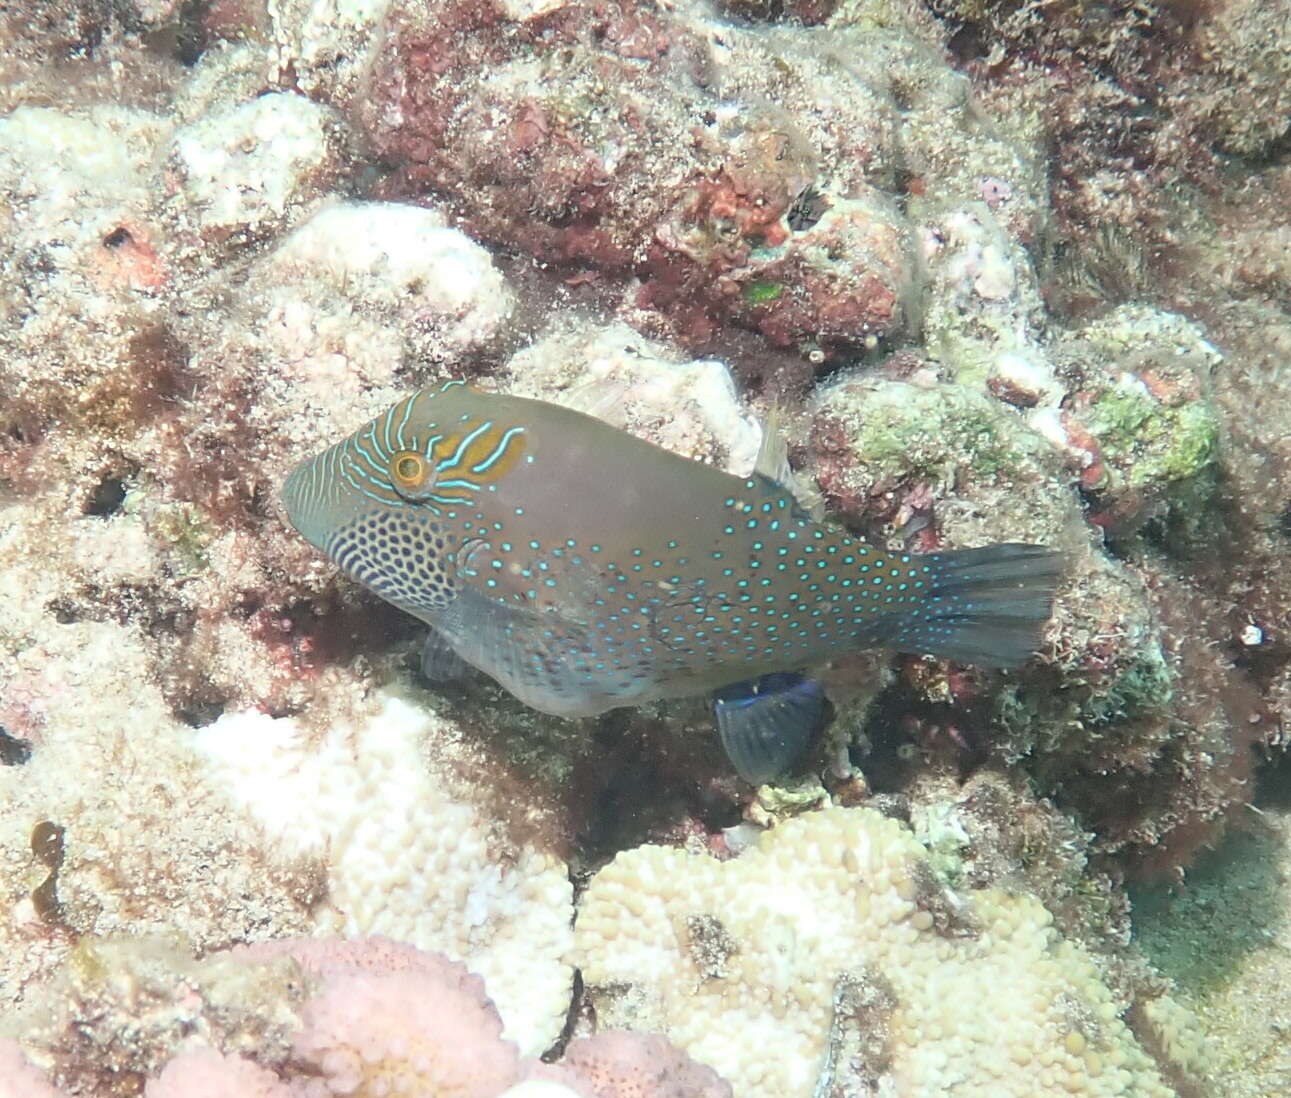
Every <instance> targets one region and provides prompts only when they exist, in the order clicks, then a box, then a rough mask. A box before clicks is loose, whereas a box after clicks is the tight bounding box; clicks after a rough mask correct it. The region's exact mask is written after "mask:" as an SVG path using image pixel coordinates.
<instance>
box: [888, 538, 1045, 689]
mask: <svg viewBox="0 0 1291 1098" xmlns="http://www.w3.org/2000/svg"><path fill="white" fill-rule="evenodd" d="M921 561H922V562H923V563H927V564H930V565H932V567H933V573H932V582H931V584H930V586H929V589H928V593H927V596H926V597H925V598H924V599H923V600H922V601H921V602H920V604H919V605H918V606H917V607H916V608H914V609H912V610H910V611H909V612H908V613H906V614H904V615H903V616H902V617H901V618H900V619H899V620H898V622H897V626H896V630H895V632H894V634H892V635H891V636H890V637H889V639H888V643H889V644H891V645H892V646H893V647H894V648H896V649H897V650H898V651H900V652H918V653H926V654H928V655H933V656H940V657H941V658H943V659H950V660H956V661H958V662H961V663H971V664H976V665H977V666H979V667H1015V666H1017V665H1018V664H1020V663H1023V662H1024V661H1025V660H1026V659H1027V658H1028V657H1029V656H1031V655H1032V654H1034V653H1035V651H1036V649H1037V648H1038V647H1039V646H1040V630H1041V627H1042V626H1043V625H1044V623H1045V622H1046V621H1047V620H1048V619H1049V615H1050V613H1051V612H1052V610H1053V596H1054V590H1055V588H1056V587H1057V585H1058V581H1059V579H1060V578H1061V576H1062V571H1063V564H1064V556H1063V554H1062V553H1060V552H1058V551H1056V550H1053V549H1049V548H1046V547H1045V546H1043V545H1022V544H1017V543H1006V544H1003V545H990V546H987V547H985V548H982V549H964V550H960V551H958V552H948V553H934V554H931V555H930V556H927V557H923V558H921Z"/></svg>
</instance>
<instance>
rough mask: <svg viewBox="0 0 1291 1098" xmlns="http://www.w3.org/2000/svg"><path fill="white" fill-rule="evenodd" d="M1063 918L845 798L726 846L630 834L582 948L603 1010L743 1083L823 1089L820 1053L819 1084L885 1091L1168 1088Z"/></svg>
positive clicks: (591, 895)
mask: <svg viewBox="0 0 1291 1098" xmlns="http://www.w3.org/2000/svg"><path fill="white" fill-rule="evenodd" d="M1050 922H1051V918H1050V916H1049V914H1048V912H1047V911H1045V909H1044V908H1043V907H1041V906H1040V904H1039V903H1037V902H1036V901H1035V900H1033V899H1030V898H1028V897H1018V896H1009V895H1006V894H1004V893H1001V892H997V891H993V890H981V891H976V892H964V891H961V892H951V891H949V890H948V889H946V888H945V887H944V886H943V884H942V883H941V882H940V881H939V880H938V879H937V878H936V876H935V874H934V873H933V872H932V871H931V870H930V868H929V865H928V862H927V860H926V852H925V851H924V848H923V847H922V846H921V845H920V844H919V843H918V842H916V841H915V839H914V838H913V837H912V836H911V835H910V834H909V832H908V831H905V830H904V829H903V828H902V827H901V825H900V824H898V823H897V822H896V821H893V820H890V819H887V818H885V817H883V816H881V815H880V814H878V813H877V812H874V811H872V810H870V809H863V808H862V809H840V808H834V809H826V810H824V811H819V812H814V813H810V814H808V815H805V816H800V817H798V818H796V819H794V820H791V821H789V822H787V823H785V824H783V825H782V826H781V827H778V828H776V829H775V830H774V831H771V832H769V833H768V834H767V835H766V836H764V837H763V839H762V840H761V841H760V842H759V843H758V845H757V846H756V847H755V848H754V849H752V850H750V851H747V852H746V853H744V854H743V855H741V856H740V857H739V858H738V859H737V860H735V861H732V862H727V863H725V864H723V863H721V862H718V861H716V860H714V859H711V858H708V857H706V856H704V855H696V854H691V853H687V852H684V851H679V850H674V849H671V848H667V847H640V848H638V849H636V850H633V851H628V852H625V853H623V854H620V855H619V856H618V857H617V858H616V859H615V860H614V861H613V862H612V863H611V864H610V865H609V866H608V867H606V868H605V869H603V870H601V872H600V873H598V874H597V875H596V877H594V878H593V879H592V882H591V884H590V885H589V887H588V891H587V894H586V895H585V896H584V898H583V902H582V905H581V908H580V911H579V917H578V924H577V927H576V945H575V950H576V955H577V957H578V960H579V964H580V966H581V968H582V970H583V975H584V979H585V980H586V981H587V983H588V988H589V993H590V995H591V998H592V1001H593V1003H594V1004H595V1006H596V1010H597V1016H598V1018H599V1019H600V1020H601V1021H602V1023H608V1024H611V1025H628V1026H631V1027H632V1028H641V1029H658V1030H661V1031H662V1032H665V1033H667V1034H668V1035H669V1036H671V1037H672V1038H673V1040H675V1041H676V1042H677V1043H678V1044H679V1045H680V1046H681V1047H682V1048H684V1049H686V1050H687V1051H688V1052H690V1053H691V1054H692V1055H693V1056H695V1057H696V1058H698V1059H700V1060H702V1061H704V1062H707V1063H709V1064H712V1065H713V1066H714V1067H715V1068H717V1069H718V1070H719V1071H720V1072H722V1073H723V1074H724V1075H726V1076H727V1077H728V1078H729V1079H730V1080H731V1081H732V1083H733V1085H734V1086H735V1088H736V1089H737V1091H738V1092H740V1093H745V1094H783V1095H810V1094H812V1093H816V1092H817V1087H818V1079H817V1074H816V1073H817V1071H818V1070H820V1067H819V1066H820V1065H824V1072H825V1074H826V1075H827V1076H828V1075H831V1074H832V1075H834V1076H835V1078H834V1079H826V1080H825V1081H824V1084H823V1085H824V1086H826V1087H832V1086H834V1085H836V1080H837V1081H840V1082H841V1080H843V1079H846V1080H847V1081H848V1084H850V1086H857V1085H859V1086H861V1087H864V1088H865V1091H863V1092H870V1093H884V1092H885V1088H886V1089H890V1090H892V1091H893V1092H896V1093H906V1092H910V1093H918V1094H924V1093H928V1094H938V1093H948V1092H951V1091H952V1090H953V1093H956V1094H962V1095H974V1094H982V1095H987V1094H990V1095H1006V1094H1017V1095H1030V1094H1034V1093H1035V1090H1036V1088H1037V1087H1040V1088H1042V1089H1043V1092H1044V1093H1046V1094H1054V1095H1057V1094H1064V1093H1072V1094H1109V1095H1110V1094H1116V1095H1123V1094H1135V1095H1143V1096H1148V1095H1160V1096H1165V1095H1169V1094H1171V1093H1172V1091H1171V1089H1170V1087H1169V1086H1168V1085H1167V1084H1166V1083H1165V1082H1164V1081H1163V1080H1162V1078H1161V1077H1160V1076H1159V1075H1158V1073H1157V1069H1156V1067H1155V1066H1154V1064H1153V1062H1152V1060H1151V1058H1150V1057H1149V1056H1147V1055H1146V1054H1145V1053H1144V1052H1143V1051H1142V1049H1141V1048H1140V1047H1139V1046H1138V1045H1137V1044H1136V1043H1135V1041H1134V1038H1133V1037H1132V1036H1131V1034H1130V1031H1129V1029H1128V1028H1127V1026H1126V1024H1125V1022H1124V1020H1123V1015H1124V1012H1125V1009H1126V1004H1125V1003H1122V1002H1118V1001H1117V1000H1116V999H1115V997H1114V996H1113V995H1112V994H1111V993H1110V992H1109V991H1108V989H1107V988H1106V987H1105V986H1104V985H1103V983H1102V981H1101V980H1100V977H1099V974H1098V970H1097V967H1096V966H1095V964H1094V963H1093V962H1092V960H1091V959H1090V958H1089V957H1088V956H1087V955H1086V954H1085V953H1084V952H1083V951H1082V950H1081V949H1080V948H1079V947H1076V946H1073V945H1071V944H1070V943H1067V942H1064V941H1062V940H1061V939H1060V938H1059V937H1058V936H1057V935H1056V934H1055V933H1054V932H1053V931H1052V930H1051V929H1050V925H1049V924H1050ZM986 986H989V987H990V988H991V989H992V1004H991V1009H990V1010H989V1011H982V1010H981V1007H980V996H981V989H982V988H983V987H986ZM831 1017H832V1019H833V1021H832V1023H831V1024H830V1025H829V1026H828V1027H826V1026H823V1025H822V1024H821V1021H822V1019H828V1018H831ZM714 1018H721V1019H723V1020H724V1023H725V1024H723V1025H714V1024H713V1019H714ZM753 1035H756V1038H755V1039H751V1038H753Z"/></svg>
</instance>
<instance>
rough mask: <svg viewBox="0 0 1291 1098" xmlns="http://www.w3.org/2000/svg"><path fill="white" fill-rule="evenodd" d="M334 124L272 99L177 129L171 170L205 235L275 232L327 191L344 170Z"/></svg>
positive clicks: (320, 110)
mask: <svg viewBox="0 0 1291 1098" xmlns="http://www.w3.org/2000/svg"><path fill="white" fill-rule="evenodd" d="M343 162H344V157H343V139H342V136H341V126H340V120H339V119H338V118H337V117H336V116H335V115H334V114H333V113H332V112H331V111H330V110H328V109H327V108H325V107H320V106H319V105H318V104H316V103H311V102H310V101H309V100H308V99H305V98H304V97H303V96H299V95H292V94H290V93H288V92H272V93H270V94H268V95H262V96H260V97H259V98H256V99H252V100H250V101H249V102H245V103H239V104H237V105H236V106H234V107H231V108H229V109H227V110H225V111H222V112H219V113H216V114H213V115H211V116H209V117H205V118H202V119H200V120H199V121H196V122H194V123H192V124H191V125H189V126H185V127H183V128H182V129H180V130H179V131H178V132H177V133H176V134H175V138H174V144H173V148H172V153H171V165H172V167H173V169H174V171H175V173H176V177H177V179H178V181H179V185H180V187H181V188H182V191H183V195H184V201H185V203H186V205H187V207H188V209H189V211H190V215H191V216H192V217H194V219H195V220H196V221H197V223H198V224H199V225H200V226H201V228H202V230H203V232H205V233H208V234H212V235H213V236H214V237H215V238H216V239H222V238H223V237H225V236H228V235H231V234H235V233H266V232H276V231H279V230H281V229H282V228H283V227H285V225H286V224H288V223H289V222H290V220H292V217H293V215H294V214H296V213H297V211H298V209H299V208H300V207H301V206H303V205H305V204H307V203H309V202H310V201H312V200H317V199H318V198H319V197H320V196H321V195H322V194H324V193H325V192H327V191H328V190H330V189H331V187H332V186H333V185H334V184H335V183H336V181H337V180H338V179H339V177H340V173H341V168H342V166H343Z"/></svg>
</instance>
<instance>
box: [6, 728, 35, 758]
mask: <svg viewBox="0 0 1291 1098" xmlns="http://www.w3.org/2000/svg"><path fill="white" fill-rule="evenodd" d="M30 758H31V744H30V743H28V742H27V741H26V740H21V739H19V738H18V737H17V736H11V735H10V734H9V731H8V729H6V728H5V727H4V725H2V724H0V766H22V765H23V763H25V762H27V760H28V759H30Z"/></svg>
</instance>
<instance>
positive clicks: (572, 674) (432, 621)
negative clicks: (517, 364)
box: [282, 381, 1061, 782]
mask: <svg viewBox="0 0 1291 1098" xmlns="http://www.w3.org/2000/svg"><path fill="white" fill-rule="evenodd" d="M762 464H763V463H761V462H760V466H761V465H762ZM282 496H283V501H284V503H285V504H286V508H287V514H288V516H289V518H290V519H291V522H292V524H293V525H294V526H295V527H296V529H297V530H299V531H300V533H301V534H302V535H304V537H305V538H306V539H307V540H308V541H309V542H310V543H311V544H313V545H314V546H315V547H316V548H318V549H320V550H321V551H322V552H324V553H325V554H327V556H329V557H330V558H331V559H332V560H334V561H335V562H336V563H337V564H338V565H339V566H340V567H341V569H342V570H344V572H345V573H346V574H347V575H348V576H350V577H351V578H352V579H354V580H356V581H357V582H358V583H360V584H362V585H363V586H365V587H367V588H368V589H370V590H371V591H373V592H375V593H376V594H378V595H380V596H381V597H382V598H383V599H386V600H387V601H388V602H391V603H393V604H394V605H395V606H397V607H399V608H400V609H402V610H405V611H407V612H408V613H410V614H413V615H415V616H416V617H418V618H420V619H421V620H422V621H424V622H426V623H427V624H429V625H430V626H431V635H430V639H429V640H428V641H427V646H426V651H425V656H424V666H425V667H426V669H427V671H428V673H430V674H431V675H432V676H433V675H435V674H436V673H437V672H438V671H439V670H440V669H442V668H444V666H445V657H447V658H448V659H449V660H452V661H453V662H457V659H458V658H460V660H463V661H465V662H466V663H468V664H471V665H473V666H475V667H477V668H479V669H480V670H481V671H484V672H485V673H486V674H488V675H491V676H492V677H493V678H494V679H496V680H497V681H498V682H499V683H501V684H502V686H504V687H505V688H506V689H507V690H509V691H510V692H511V693H512V694H514V695H515V696H516V697H517V698H519V699H520V700H521V701H522V702H524V703H525V704H527V705H530V706H532V707H533V708H535V709H540V710H542V711H543V712H545V713H552V714H555V715H557V716H561V717H586V716H592V715H594V714H597V713H602V712H604V711H605V710H607V709H613V708H615V707H617V706H625V705H638V704H641V703H643V702H647V701H652V700H654V699H658V698H673V697H680V696H684V695H690V694H700V693H704V692H709V691H711V692H714V694H715V709H716V716H717V727H718V732H719V734H720V736H721V740H722V744H723V746H724V747H725V749H726V752H727V754H728V755H729V757H730V759H731V761H732V763H733V764H734V765H735V768H736V769H737V770H738V771H739V773H740V774H741V775H742V776H743V777H744V778H746V779H748V780H749V781H753V782H761V781H766V780H768V779H769V778H772V777H774V776H776V775H777V774H779V773H780V772H781V771H782V770H784V769H785V768H786V767H787V766H788V765H789V764H790V763H792V762H793V761H794V760H795V759H796V758H797V757H798V756H799V755H800V754H801V753H802V751H803V750H804V748H805V747H806V746H807V744H808V743H809V741H810V739H811V737H812V736H813V735H814V734H815V732H816V731H817V730H818V729H819V726H820V724H821V723H822V718H823V714H824V695H823V692H822V690H821V688H820V686H819V685H818V684H817V683H815V682H813V681H812V680H811V679H809V678H807V677H806V676H805V675H804V674H803V672H804V671H806V670H807V669H809V668H811V667H812V666H813V665H819V664H821V663H824V662H826V661H828V660H830V659H831V658H834V657H836V656H838V655H840V654H842V653H844V652H847V651H849V650H851V649H856V648H868V647H887V648H892V649H896V650H897V651H900V652H920V653H931V654H933V655H937V656H943V657H946V658H949V659H954V660H959V661H962V662H965V663H975V664H979V665H983V666H990V667H1002V666H1009V665H1012V664H1016V663H1020V662H1021V661H1022V660H1024V659H1026V657H1027V656H1028V655H1030V654H1031V652H1032V651H1034V649H1035V647H1036V644H1037V642H1038V633H1039V629H1040V626H1041V624H1042V623H1043V622H1044V621H1045V620H1046V619H1047V618H1048V617H1049V613H1050V608H1051V604H1052V601H1053V592H1054V587H1055V584H1056V583H1057V579H1058V576H1059V573H1060V570H1061V557H1060V555H1059V554H1058V553H1056V552H1053V551H1051V550H1049V549H1047V548H1044V547H1042V546H1036V545H1020V544H1003V545H992V546H988V547H986V548H983V549H968V550H961V551H957V552H945V553H931V554H926V555H919V556H916V555H913V554H908V553H897V552H888V551H886V550H883V549H877V548H875V547H873V546H870V545H867V544H866V543H864V542H862V541H858V540H856V539H854V538H850V537H846V536H844V535H843V534H841V533H839V532H837V531H835V530H832V529H829V528H827V527H825V526H822V525H821V524H820V523H818V522H816V521H815V520H814V519H812V517H811V516H810V515H808V514H807V513H806V512H805V511H804V510H803V509H802V507H801V506H800V505H799V504H798V503H797V502H796V501H795V499H794V497H793V495H792V494H791V492H790V491H789V490H788V488H787V487H786V486H784V485H783V484H781V483H778V482H777V480H776V479H774V478H773V477H772V476H769V475H767V474H766V473H763V472H754V473H753V474H752V475H751V476H749V477H738V476H732V475H731V474H729V473H725V472H723V471H722V470H720V469H716V468H714V467H712V466H709V465H704V464H701V463H699V462H695V461H690V460H688V459H686V458H683V457H680V456H678V455H677V454H673V453H670V452H669V451H667V450H663V449H661V448H659V447H658V446H654V445H652V444H650V443H648V442H644V441H642V440H641V439H638V438H636V437H634V436H632V435H630V434H628V433H626V432H624V431H621V430H619V429H617V428H615V427H612V426H610V425H609V424H607V423H605V422H603V421H601V420H599V419H595V418H593V417H591V416H588V415H584V414H583V413H581V412H577V411H573V410H572V409H569V408H565V407H562V406H560V405H556V404H548V403H545V402H543V401H539V400H529V399H525V398H522V397H515V396H504V395H500V394H494V393H484V392H480V391H479V390H477V389H474V388H472V387H470V386H468V385H466V384H463V383H462V382H457V381H450V382H447V383H441V384H437V385H435V386H432V387H431V388H428V389H423V390H422V391H420V392H417V393H413V394H412V395H411V396H408V397H406V398H405V399H403V400H401V401H400V402H399V403H397V404H396V405H394V407H392V408H391V409H390V410H389V411H387V412H386V413H385V414H384V415H381V416H378V417H377V418H376V419H374V420H373V421H372V422H371V423H368V424H366V425H365V426H363V427H361V428H360V429H359V430H358V431H356V432H355V433H354V434H353V435H351V436H350V437H349V438H347V439H344V440H342V441H341V442H338V443H336V444H335V445H334V446H331V447H329V448H328V449H326V450H324V451H322V453H320V454H317V455H315V456H314V457H312V458H309V459H307V460H306V461H304V462H302V463H301V464H300V465H299V466H297V467H296V468H295V469H294V470H293V471H292V473H291V475H290V476H289V477H288V478H287V481H286V483H285V484H284V486H283V490H282ZM454 654H455V655H454Z"/></svg>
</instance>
